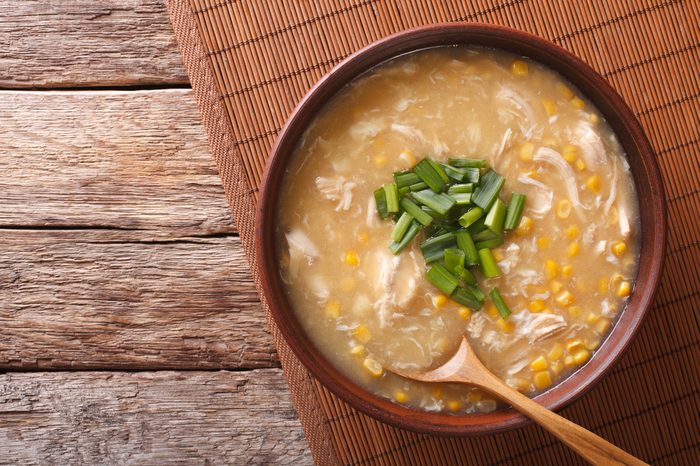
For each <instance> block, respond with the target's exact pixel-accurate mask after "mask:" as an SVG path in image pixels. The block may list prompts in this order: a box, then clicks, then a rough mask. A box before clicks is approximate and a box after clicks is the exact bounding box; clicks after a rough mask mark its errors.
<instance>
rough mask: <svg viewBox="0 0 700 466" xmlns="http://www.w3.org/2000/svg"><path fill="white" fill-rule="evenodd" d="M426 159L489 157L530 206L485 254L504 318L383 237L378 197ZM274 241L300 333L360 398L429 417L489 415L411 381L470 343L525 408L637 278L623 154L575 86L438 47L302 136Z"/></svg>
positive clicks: (373, 78)
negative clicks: (455, 297)
mask: <svg viewBox="0 0 700 466" xmlns="http://www.w3.org/2000/svg"><path fill="white" fill-rule="evenodd" d="M424 156H430V157H432V158H434V159H435V160H446V159H447V158H448V157H469V158H481V159H486V160H487V161H488V164H489V166H490V167H492V168H493V169H495V170H496V171H498V172H499V173H501V174H502V175H504V176H505V177H506V184H505V187H504V188H503V191H502V192H501V198H502V199H504V200H506V201H507V200H508V199H509V198H510V193H511V192H513V191H515V192H521V193H524V194H526V195H527V202H526V206H525V211H524V217H523V220H522V221H521V224H520V226H519V228H518V229H517V230H516V231H515V232H512V233H509V234H507V235H506V242H505V244H504V245H503V246H501V247H499V248H496V249H495V250H494V255H495V257H496V259H497V260H498V264H499V266H500V269H501V271H502V274H501V276H500V277H498V278H494V279H484V278H483V277H482V276H480V275H479V274H478V273H477V275H478V280H479V286H480V287H481V288H482V289H484V290H485V291H487V292H488V290H490V289H491V288H493V287H494V286H498V287H499V289H500V291H501V293H502V295H503V297H504V298H505V300H506V302H507V303H508V305H509V306H510V308H511V310H512V312H513V313H512V315H511V316H510V317H509V318H508V319H507V320H503V319H501V318H500V317H499V315H498V312H497V311H496V309H495V307H494V306H493V304H491V303H490V301H488V300H487V301H486V303H485V305H484V307H483V308H482V310H481V311H478V312H473V311H471V310H470V309H467V308H464V307H462V306H460V305H458V304H457V303H455V302H453V301H452V300H450V299H446V297H444V296H442V295H441V293H440V291H439V290H438V289H436V288H435V287H433V286H432V285H431V284H430V283H428V282H427V281H426V280H425V278H424V274H425V269H426V267H425V263H424V261H423V257H422V255H421V252H420V249H419V248H418V243H419V242H420V240H421V238H420V237H419V238H418V241H414V243H413V245H412V246H411V247H410V248H408V249H406V250H404V252H403V253H401V254H400V255H398V256H393V255H392V254H391V252H390V251H389V249H388V245H389V244H390V232H391V230H392V227H393V223H392V222H391V221H390V220H388V219H387V220H385V221H382V220H380V219H379V217H378V215H377V214H376V210H375V206H374V200H373V196H372V192H373V190H375V189H376V188H377V187H379V186H381V185H382V184H384V183H388V182H391V181H392V173H393V172H394V171H398V170H404V169H408V168H410V167H411V166H412V165H413V164H414V163H415V162H416V161H417V160H420V159H421V158H422V157H424ZM281 199H282V201H281V208H280V211H279V222H278V227H277V241H278V245H279V250H278V256H279V260H280V266H281V268H280V269H281V274H282V277H283V280H284V282H285V283H286V285H287V292H288V294H289V298H290V300H291V303H292V305H293V307H294V309H295V312H296V313H297V315H298V317H299V319H300V321H301V323H302V324H303V327H304V328H305V330H306V332H308V334H309V335H310V336H311V338H312V339H313V341H314V342H315V344H316V345H317V346H318V348H320V349H321V350H322V352H323V353H324V354H325V355H326V356H327V357H328V358H329V359H330V361H332V363H333V364H335V365H336V366H337V367H338V368H339V369H340V370H342V371H343V372H344V373H345V374H346V375H347V376H348V377H350V378H351V379H353V380H355V381H356V382H357V383H358V384H360V385H362V386H364V387H366V388H367V389H368V390H370V391H372V392H374V393H377V394H379V395H381V396H384V397H388V398H390V399H393V400H395V401H396V402H398V403H402V404H406V405H409V406H413V407H416V408H420V409H424V410H429V411H441V410H444V411H450V412H475V411H481V412H487V411H491V410H494V409H496V407H497V405H496V402H495V401H494V400H493V399H491V398H489V397H488V396H487V395H485V394H483V393H480V392H479V391H477V390H475V389H472V388H470V387H465V386H458V385H457V386H455V385H449V384H446V385H429V384H421V383H417V382H410V381H407V380H405V379H402V378H400V377H397V376H395V375H393V374H391V373H389V372H387V371H386V370H385V368H386V367H397V368H409V369H419V368H429V367H431V366H435V365H438V364H440V363H442V362H444V361H445V360H446V359H448V358H449V356H450V355H451V354H452V353H453V352H454V351H455V350H456V348H457V346H458V344H459V341H460V339H461V337H462V335H467V336H468V337H469V339H470V340H471V343H472V345H473V347H474V349H475V350H476V352H477V354H478V356H479V357H480V358H481V360H482V361H483V362H484V363H485V364H486V366H487V367H488V368H490V369H491V370H492V371H493V372H494V373H495V374H497V375H498V376H499V377H501V378H502V379H503V380H504V381H506V383H508V384H509V385H511V386H513V387H515V388H517V389H518V390H521V391H522V392H525V393H527V394H529V395H533V394H536V393H537V392H540V391H542V390H545V389H547V388H548V387H550V386H552V385H554V384H556V383H557V382H558V381H560V380H562V379H563V378H565V377H566V376H567V375H568V374H570V373H571V372H573V371H575V370H576V368H577V367H580V366H581V365H582V364H585V363H586V361H587V360H588V359H589V358H590V357H591V356H592V355H593V353H594V352H595V350H596V349H597V348H598V347H599V345H600V343H601V340H602V339H603V338H604V337H605V335H606V333H607V332H608V330H609V329H610V326H611V323H612V322H613V321H614V319H615V317H616V315H617V313H618V312H619V311H620V310H621V309H622V308H623V307H624V305H625V303H626V301H627V299H628V297H627V296H628V295H629V292H630V288H631V286H632V284H633V280H634V277H635V275H636V267H637V260H638V253H639V240H638V233H639V226H638V221H637V218H638V205H637V200H636V195H635V191H634V185H633V182H632V178H631V175H630V172H629V167H628V164H627V161H626V159H625V158H624V153H623V152H622V148H621V147H620V145H619V143H618V142H617V140H616V138H615V136H614V135H613V133H612V131H611V130H610V128H609V127H608V125H607V124H606V122H605V121H604V119H603V117H602V116H601V115H600V113H599V112H598V111H597V110H596V109H595V108H593V107H592V106H591V104H590V102H588V101H586V100H585V99H584V98H583V97H582V96H581V94H580V93H579V92H578V90H577V89H575V88H574V87H572V86H571V85H570V84H569V83H567V82H566V81H565V80H563V78H561V77H560V76H559V75H558V74H556V73H554V72H553V71H551V70H549V69H547V68H545V67H544V66H541V65H539V64H537V63H534V62H532V61H529V60H527V59H523V58H520V57H516V56H514V55H511V54H508V53H505V52H502V51H494V50H486V49H476V48H468V47H449V48H437V49H430V50H425V51H420V52H416V53H413V54H410V55H406V56H403V57H400V58H398V59H395V60H393V61H390V62H388V63H385V64H383V65H381V66H378V67H376V68H375V69H373V70H372V71H371V72H369V73H367V74H365V75H363V76H362V77H360V78H358V79H356V80H355V81H354V82H352V83H351V84H350V85H349V86H347V87H346V88H344V89H343V90H342V91H341V92H340V93H339V94H338V95H337V96H335V97H334V98H333V99H332V100H331V101H330V102H329V103H328V104H327V106H326V108H325V109H324V111H323V112H322V113H321V114H320V115H319V116H318V117H317V119H316V120H315V121H314V122H313V123H312V125H311V127H310V128H309V129H308V131H307V132H306V133H305V136H304V138H303V140H302V141H301V143H300V145H299V147H298V148H297V149H296V153H295V155H294V157H293V160H292V162H291V164H290V165H289V169H288V173H287V174H286V178H285V183H284V186H283V189H282V197H281Z"/></svg>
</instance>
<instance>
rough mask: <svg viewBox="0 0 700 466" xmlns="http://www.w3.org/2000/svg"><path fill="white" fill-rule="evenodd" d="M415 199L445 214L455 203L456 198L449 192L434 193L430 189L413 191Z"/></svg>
mask: <svg viewBox="0 0 700 466" xmlns="http://www.w3.org/2000/svg"><path fill="white" fill-rule="evenodd" d="M413 199H415V200H416V201H418V202H420V203H421V204H423V205H424V206H426V207H429V208H431V209H432V210H434V211H435V212H437V213H439V214H442V215H445V214H446V213H447V212H448V211H449V210H450V209H451V208H452V206H454V205H455V200H454V199H452V198H451V197H450V196H448V195H447V194H443V193H434V192H433V191H431V190H430V189H425V190H423V191H418V192H415V193H413Z"/></svg>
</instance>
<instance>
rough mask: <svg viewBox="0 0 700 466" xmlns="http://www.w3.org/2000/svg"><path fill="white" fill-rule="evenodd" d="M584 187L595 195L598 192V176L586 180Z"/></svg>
mask: <svg viewBox="0 0 700 466" xmlns="http://www.w3.org/2000/svg"><path fill="white" fill-rule="evenodd" d="M586 187H587V188H588V189H590V190H591V191H593V192H595V193H597V192H598V191H600V176H598V175H593V176H591V177H589V178H588V179H587V180H586Z"/></svg>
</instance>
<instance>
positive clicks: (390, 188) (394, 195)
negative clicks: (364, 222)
mask: <svg viewBox="0 0 700 466" xmlns="http://www.w3.org/2000/svg"><path fill="white" fill-rule="evenodd" d="M384 193H385V194H386V210H387V212H398V211H399V190H398V188H396V183H387V184H385V185H384Z"/></svg>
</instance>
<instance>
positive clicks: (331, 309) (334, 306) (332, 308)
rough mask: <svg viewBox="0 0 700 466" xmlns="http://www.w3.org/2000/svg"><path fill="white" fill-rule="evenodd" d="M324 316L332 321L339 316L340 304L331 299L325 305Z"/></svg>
mask: <svg viewBox="0 0 700 466" xmlns="http://www.w3.org/2000/svg"><path fill="white" fill-rule="evenodd" d="M326 315H327V316H328V317H331V318H333V319H335V318H337V317H339V316H340V303H339V302H338V301H335V300H333V299H331V300H330V301H328V302H327V303H326Z"/></svg>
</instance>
